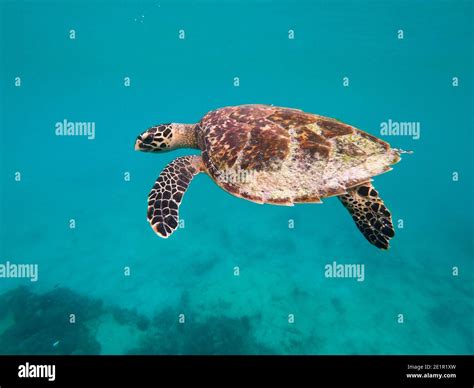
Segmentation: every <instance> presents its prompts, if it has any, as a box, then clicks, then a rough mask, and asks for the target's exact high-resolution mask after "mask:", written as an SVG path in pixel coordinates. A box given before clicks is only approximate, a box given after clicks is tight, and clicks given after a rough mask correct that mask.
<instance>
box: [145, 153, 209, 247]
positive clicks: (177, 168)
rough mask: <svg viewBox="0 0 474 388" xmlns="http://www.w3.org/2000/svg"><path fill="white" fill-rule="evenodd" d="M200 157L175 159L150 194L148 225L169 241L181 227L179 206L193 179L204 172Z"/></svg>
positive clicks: (163, 172) (162, 173)
mask: <svg viewBox="0 0 474 388" xmlns="http://www.w3.org/2000/svg"><path fill="white" fill-rule="evenodd" d="M202 166H203V164H202V159H201V157H200V156H197V155H196V156H183V157H180V158H177V159H175V160H173V161H172V162H171V163H170V164H168V165H167V166H166V167H165V169H164V170H163V171H162V172H161V174H160V176H159V177H158V179H157V180H156V182H155V185H154V186H153V188H152V189H151V191H150V194H148V214H147V218H148V222H149V223H150V226H151V227H152V229H153V230H154V231H155V233H156V234H158V235H159V236H160V237H163V238H168V237H169V236H170V235H171V234H172V233H173V232H174V231H175V230H176V228H177V227H178V222H179V215H178V211H179V205H180V204H181V201H182V199H183V195H184V193H185V192H186V189H187V188H188V186H189V184H190V183H191V180H192V179H193V178H194V176H195V175H196V174H198V173H200V172H202V171H203V167H202Z"/></svg>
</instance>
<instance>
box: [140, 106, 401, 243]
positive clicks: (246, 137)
mask: <svg viewBox="0 0 474 388" xmlns="http://www.w3.org/2000/svg"><path fill="white" fill-rule="evenodd" d="M183 147H187V148H196V149H200V150H201V155H193V156H183V157H179V158H177V159H175V160H174V161H172V162H171V163H170V164H168V165H167V166H166V167H165V169H164V170H163V171H162V172H161V174H160V176H159V177H158V179H157V181H156V183H155V185H154V186H153V188H152V190H151V192H150V194H149V196H148V215H147V218H148V221H149V223H150V225H151V227H152V228H153V230H154V231H155V232H156V233H157V234H158V235H159V236H161V237H165V238H166V237H169V236H170V235H171V234H172V233H173V232H174V230H175V229H176V228H177V226H178V219H179V218H178V217H179V216H178V208H179V205H180V203H181V201H182V198H183V195H184V193H185V191H186V189H187V187H188V185H189V183H190V182H191V180H192V179H193V177H194V176H195V175H196V174H198V173H200V172H204V173H206V174H208V175H209V176H210V177H211V178H212V179H213V180H214V182H215V183H216V184H217V185H218V186H220V187H221V188H223V189H224V190H225V191H227V192H228V193H230V194H232V195H235V196H236V197H240V198H244V199H247V200H249V201H252V202H256V203H260V204H263V203H268V204H275V205H290V206H291V205H293V204H295V203H303V202H313V203H321V199H322V198H326V197H332V196H337V197H338V198H339V200H340V201H341V202H342V204H343V205H344V206H345V207H346V208H347V210H348V211H349V213H350V214H351V215H352V218H353V219H354V221H355V223H356V225H357V227H358V228H359V230H360V231H361V232H362V234H363V235H364V236H365V238H366V239H367V240H368V241H369V242H370V243H371V244H373V245H375V246H376V247H378V248H381V249H387V248H388V247H389V240H390V239H391V238H392V237H393V236H394V234H395V233H394V228H393V224H392V217H391V214H390V212H389V211H388V209H387V208H386V207H385V205H384V203H383V201H382V199H381V198H380V197H379V194H378V192H377V191H376V190H375V189H374V187H373V186H372V184H371V183H370V182H371V178H372V177H373V176H375V175H379V174H382V173H384V172H386V171H389V170H391V167H390V165H392V164H395V163H397V162H398V161H399V160H400V153H402V152H403V151H401V150H397V149H394V148H391V147H390V145H389V144H387V143H386V142H384V141H382V140H380V139H378V138H376V137H375V136H372V135H370V134H368V133H366V132H363V131H361V130H359V129H357V128H355V127H353V126H351V125H347V124H344V123H342V122H340V121H338V120H335V119H332V118H328V117H324V116H319V115H316V114H310V113H306V112H303V111H301V110H297V109H291V108H281V107H276V106H269V105H240V106H229V107H225V108H221V109H217V110H214V111H212V112H209V113H207V114H206V115H205V116H204V117H203V118H202V119H201V121H200V122H199V123H197V124H174V123H172V124H160V125H156V126H153V127H151V128H149V129H147V130H146V131H145V132H143V133H142V134H141V135H139V136H138V138H137V140H136V142H135V149H136V150H139V151H145V152H163V151H171V150H174V149H176V148H183Z"/></svg>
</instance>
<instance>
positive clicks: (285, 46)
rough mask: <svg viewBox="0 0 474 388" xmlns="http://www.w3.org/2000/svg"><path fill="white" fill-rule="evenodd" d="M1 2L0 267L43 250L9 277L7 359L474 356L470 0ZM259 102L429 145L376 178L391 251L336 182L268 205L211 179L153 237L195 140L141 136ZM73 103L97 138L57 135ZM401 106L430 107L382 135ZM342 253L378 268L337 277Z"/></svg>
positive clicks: (4, 303)
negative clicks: (169, 177)
mask: <svg viewBox="0 0 474 388" xmlns="http://www.w3.org/2000/svg"><path fill="white" fill-rule="evenodd" d="M0 12H1V23H0V24H1V31H0V34H1V35H0V44H1V55H2V60H1V61H0V63H1V65H0V70H1V73H0V77H1V89H0V90H1V93H0V98H1V101H0V102H1V104H0V106H1V110H0V114H1V143H0V147H1V148H0V155H1V159H0V162H1V164H0V171H1V191H0V198H1V213H0V217H1V218H0V220H1V222H0V228H1V229H0V233H1V235H0V236H1V238H0V244H1V245H0V265H2V264H3V265H5V264H6V262H7V261H9V262H10V263H13V264H22V263H23V264H24V263H29V264H37V265H38V279H37V281H36V282H32V281H30V279H27V278H0V353H2V354H5V353H7V354H18V353H21V354H28V353H35V354H38V353H39V354H96V353H100V354H127V353H132V354H154V353H159V354H472V353H474V341H473V339H474V333H473V327H474V310H473V284H474V279H473V273H474V271H473V257H474V255H473V236H474V233H473V224H472V220H473V215H474V213H473V204H472V194H473V176H472V166H473V156H472V146H473V136H472V132H473V118H472V117H473V116H472V107H473V94H472V93H473V79H472V68H473V56H472V48H473V26H472V20H473V18H472V15H473V6H472V2H469V1H466V2H459V1H457V2H444V1H443V2H441V1H435V2H429V3H428V2H419V1H418V2H392V1H387V2H373V1H366V2H351V1H337V2H326V1H324V2H322V1H320V2H299V3H296V2H290V1H279V2H276V3H274V2H267V1H265V2H264V1H261V2H254V3H250V2H237V1H229V2H219V3H218V2H212V1H206V2H200V3H193V2H171V1H158V2H139V3H135V2H127V1H123V2H118V1H117V2H98V3H96V2H84V1H80V2H79V1H77V2H76V1H68V2H43V1H35V2H10V1H7V2H5V1H2V2H1V8H0ZM71 30H74V33H75V36H74V33H73V32H71ZM180 30H183V31H184V35H185V36H184V37H185V39H179V35H180ZM289 30H293V32H294V39H289V37H290V35H291V31H290V32H289ZM399 30H403V39H399V38H401V37H402V36H401V34H402V33H401V32H400V31H399ZM183 31H182V32H183ZM71 37H74V38H75V39H71ZM16 77H19V78H20V79H17V78H16ZM126 77H129V79H130V86H125V81H124V79H125V78H126ZM235 77H238V78H239V86H234V82H235V79H234V78H235ZM344 77H348V81H349V85H348V86H344V84H343V81H344V80H343V78H344ZM453 77H457V82H456V80H453ZM18 81H20V82H21V83H20V82H18ZM346 81H347V80H346ZM244 103H265V104H275V105H281V106H288V107H294V108H299V109H303V110H305V111H308V112H312V113H318V114H322V115H326V116H330V117H336V118H338V119H340V120H343V121H345V122H347V123H349V124H352V125H354V126H357V127H359V128H361V129H363V130H365V131H367V132H369V133H371V134H374V135H376V136H379V137H381V138H383V139H384V140H386V141H388V142H390V144H391V145H392V146H393V147H397V148H402V149H407V150H413V151H414V153H413V154H412V155H405V156H404V157H403V160H402V161H401V162H400V163H399V164H397V165H396V166H395V167H394V170H393V171H391V172H389V173H387V174H384V175H382V176H379V177H376V178H375V180H374V186H375V187H376V188H377V189H378V190H379V192H380V194H381V196H382V198H383V199H384V200H385V203H386V205H387V207H388V208H389V209H390V210H391V212H392V215H393V217H394V221H395V223H396V236H395V238H394V239H393V240H392V244H391V246H392V247H391V249H390V250H389V251H380V250H378V249H376V248H375V247H373V246H372V245H370V244H368V243H367V242H366V241H365V239H364V238H363V237H362V235H361V234H360V233H359V231H358V230H357V229H356V227H355V225H354V224H353V221H352V220H351V218H350V217H349V215H348V214H347V211H346V210H345V209H344V208H343V207H342V206H341V204H340V203H339V201H338V200H337V199H335V198H330V199H327V200H325V203H324V204H323V205H316V204H307V205H298V206H295V207H278V206H270V205H265V206H261V205H257V204H254V203H251V202H248V201H244V200H242V199H238V198H235V197H232V196H230V195H229V194H227V193H226V192H224V191H223V190H221V189H220V188H219V187H217V186H216V185H215V184H214V183H213V182H212V181H211V179H209V178H208V177H207V176H205V175H204V174H201V175H199V176H197V177H196V179H195V180H193V182H192V184H191V186H190V188H189V190H188V192H187V194H186V196H185V197H184V201H183V203H182V206H181V208H180V214H181V217H182V218H183V219H184V220H185V227H184V228H182V229H178V230H177V232H176V233H175V234H174V235H173V236H172V237H171V238H170V239H167V240H163V239H160V238H159V237H157V236H156V235H155V234H154V233H153V231H152V230H151V229H150V227H149V225H148V223H147V221H146V218H145V217H146V197H147V194H148V192H149V190H150V188H151V186H152V185H153V183H154V181H155V179H156V178H157V176H158V175H159V173H160V171H161V170H162V169H163V168H164V166H165V165H166V164H167V163H168V162H170V161H172V160H173V159H174V158H176V157H177V156H181V155H186V154H191V153H197V152H198V151H196V150H184V149H182V150H178V151H174V152H170V153H166V154H160V155H152V154H144V153H137V152H135V151H134V150H133V146H134V141H135V137H136V136H137V135H138V134H139V133H140V132H142V131H143V130H144V129H146V128H147V127H149V126H151V125H153V124H157V123H165V122H184V123H192V122H197V121H198V120H199V119H200V117H202V116H203V115H204V114H205V113H207V112H208V111H210V110H213V109H216V108H219V107H222V106H227V105H238V104H244ZM65 119H66V120H69V121H73V122H75V121H78V122H94V123H95V139H94V140H88V139H87V138H86V137H84V136H82V137H81V136H77V137H73V136H71V137H67V136H63V137H61V136H56V135H55V124H56V123H57V122H62V121H63V120H65ZM389 119H391V120H393V121H398V122H416V123H419V125H420V136H419V139H414V138H413V137H414V136H391V135H389V134H388V135H382V134H381V133H380V128H381V127H380V126H381V123H383V122H387V121H388V120H389ZM415 137H416V136H415ZM17 173H20V174H21V177H20V175H18V174H17ZM126 173H129V174H130V180H126V179H125V178H126ZM18 178H21V179H20V180H18ZM456 178H457V179H456ZM71 220H74V223H75V225H74V226H75V228H71V227H70V226H71ZM292 222H293V223H294V228H289V225H290V223H292ZM334 261H336V262H337V263H340V264H344V263H346V264H348V263H354V264H364V266H365V267H364V268H365V278H364V281H360V282H359V281H357V280H356V279H351V278H343V279H335V278H327V277H325V266H326V265H327V264H330V263H333V262H334ZM235 267H239V272H240V273H239V276H234V271H235ZM454 267H455V268H454ZM453 268H454V269H453ZM128 270H129V273H128ZM127 275H128V276H127ZM71 314H74V315H73V316H72V315H71ZM181 314H183V315H184V316H183V315H181ZM400 314H402V315H403V317H402V316H401V315H400ZM183 318H184V322H183ZM292 318H293V319H294V320H293V319H292Z"/></svg>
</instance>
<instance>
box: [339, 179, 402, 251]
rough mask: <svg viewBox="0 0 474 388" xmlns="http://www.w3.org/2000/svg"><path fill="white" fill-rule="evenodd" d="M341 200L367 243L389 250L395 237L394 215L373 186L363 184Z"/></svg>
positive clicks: (348, 192) (340, 197)
mask: <svg viewBox="0 0 474 388" xmlns="http://www.w3.org/2000/svg"><path fill="white" fill-rule="evenodd" d="M339 199H340V200H341V202H342V204H343V205H344V206H345V207H346V209H347V210H348V211H349V213H351V216H352V219H353V220H354V221H355V223H356V225H357V227H358V228H359V230H360V231H361V232H362V234H363V235H364V236H365V238H366V239H367V241H369V242H370V243H371V244H373V245H375V246H376V247H377V248H380V249H388V248H389V241H390V239H391V238H392V237H393V236H395V231H394V229H393V224H392V215H391V214H390V212H389V211H388V209H387V208H386V207H385V205H384V203H383V201H382V199H381V198H380V197H379V193H378V192H377V191H376V190H375V189H374V188H373V186H372V185H371V184H370V183H369V182H366V183H363V184H361V185H360V186H356V187H353V188H351V189H349V190H347V193H346V194H344V195H340V196H339Z"/></svg>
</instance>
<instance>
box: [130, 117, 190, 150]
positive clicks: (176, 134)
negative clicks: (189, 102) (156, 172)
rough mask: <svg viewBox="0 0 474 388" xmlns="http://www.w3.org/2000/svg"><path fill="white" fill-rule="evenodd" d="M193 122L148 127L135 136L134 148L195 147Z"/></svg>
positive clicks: (170, 148)
mask: <svg viewBox="0 0 474 388" xmlns="http://www.w3.org/2000/svg"><path fill="white" fill-rule="evenodd" d="M195 127H196V125H195V124H176V123H170V124H160V125H155V126H153V127H151V128H148V129H147V130H146V131H145V132H143V133H142V134H141V135H139V136H138V137H137V140H136V141H135V150H136V151H144V152H165V151H172V150H174V149H176V148H183V147H187V148H197V144H196V136H195Z"/></svg>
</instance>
